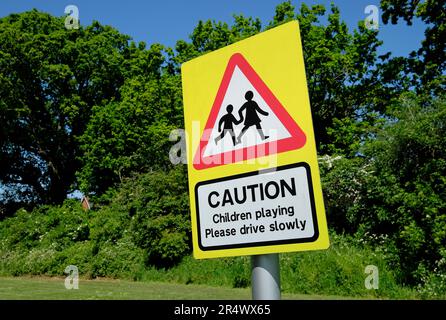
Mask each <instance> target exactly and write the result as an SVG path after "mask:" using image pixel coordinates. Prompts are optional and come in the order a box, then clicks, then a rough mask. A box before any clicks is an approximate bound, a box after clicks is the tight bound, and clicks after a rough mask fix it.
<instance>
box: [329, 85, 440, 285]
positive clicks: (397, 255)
mask: <svg viewBox="0 0 446 320" xmlns="http://www.w3.org/2000/svg"><path fill="white" fill-rule="evenodd" d="M390 113H391V115H392V117H391V118H390V119H389V120H390V121H388V123H387V124H386V125H385V126H384V128H383V129H382V130H381V131H380V132H379V133H378V135H377V138H376V139H375V140H373V141H370V142H368V143H367V144H366V145H365V146H364V148H363V150H362V151H363V154H364V157H363V158H361V159H359V158H358V159H342V160H338V162H336V163H335V164H334V166H333V168H331V169H330V170H328V173H327V174H325V177H324V186H325V196H326V197H327V200H328V201H327V204H328V207H329V209H328V213H329V221H330V220H331V222H330V223H331V224H332V226H333V227H334V228H335V229H336V230H338V231H342V232H348V233H356V234H357V236H358V238H362V239H365V240H368V241H370V242H371V243H373V244H375V245H376V244H381V245H382V244H384V247H385V248H386V251H387V253H388V254H389V258H390V260H391V261H393V262H394V265H396V266H398V267H399V268H400V270H401V271H402V279H403V280H404V281H408V282H409V283H412V284H413V283H416V282H419V281H420V280H421V278H422V277H423V276H424V273H425V272H427V271H430V272H432V271H434V270H435V269H437V267H438V266H439V265H441V263H440V261H444V260H445V259H446V251H445V247H446V178H445V177H446V152H445V150H446V139H445V138H444V137H445V136H446V126H445V123H446V103H445V100H444V98H438V99H434V100H431V101H430V103H429V104H426V102H425V99H424V98H420V97H417V96H415V94H413V93H412V94H406V95H404V96H403V97H402V98H401V99H400V100H399V101H398V102H396V103H395V104H394V105H393V108H392V110H391V112H390ZM325 170H326V169H325ZM437 271H438V270H437ZM442 272H443V273H446V270H443V271H442Z"/></svg>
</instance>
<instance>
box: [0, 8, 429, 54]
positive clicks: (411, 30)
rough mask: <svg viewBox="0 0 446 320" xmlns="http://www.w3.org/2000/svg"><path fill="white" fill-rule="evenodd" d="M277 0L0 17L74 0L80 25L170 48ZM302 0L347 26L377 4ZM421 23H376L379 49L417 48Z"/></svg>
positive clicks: (265, 18)
mask: <svg viewBox="0 0 446 320" xmlns="http://www.w3.org/2000/svg"><path fill="white" fill-rule="evenodd" d="M281 2H283V1H282V0H218V1H212V0H187V1H185V0H164V1H159V0H156V1H154V0H126V1H110V0H109V1H106V0H95V1H93V0H67V1H61V0H41V1H37V0H27V1H25V0H22V1H20V0H19V1H18V0H2V3H1V4H0V16H2V17H3V16H5V15H8V14H10V13H17V12H23V11H27V10H30V9H32V8H37V9H39V10H41V11H45V12H49V13H51V14H53V15H56V16H62V15H64V9H65V6H67V5H69V4H74V5H76V6H77V7H78V8H79V17H80V21H81V24H82V25H88V24H90V23H91V22H92V21H93V20H98V21H99V22H101V23H103V24H109V25H112V26H114V27H116V28H117V29H118V30H119V31H121V32H122V33H125V34H128V35H130V36H131V37H132V38H133V39H134V40H136V41H145V42H146V43H147V44H151V43H155V42H158V43H162V44H164V45H167V46H174V45H175V42H176V41H177V40H180V39H184V40H187V39H188V36H189V34H190V33H191V32H192V30H193V29H194V27H195V26H196V24H197V22H198V21H199V20H200V19H201V20H207V19H212V20H217V21H224V22H227V23H232V15H233V14H240V13H242V14H244V15H245V16H252V17H259V18H260V19H261V21H262V23H263V24H264V25H266V24H267V23H268V22H269V21H270V20H271V19H272V17H273V15H274V9H275V7H276V5H277V4H279V3H281ZM302 2H305V3H306V4H308V5H311V4H319V3H320V4H324V5H325V6H326V7H329V5H330V3H331V2H334V3H335V4H336V5H337V6H338V7H339V8H340V10H341V17H342V19H343V20H345V21H346V22H347V24H348V26H349V27H350V28H355V27H356V26H357V22H358V21H359V20H363V19H365V17H366V16H367V14H365V13H364V9H365V7H366V6H367V5H370V4H372V5H373V4H374V5H378V6H379V0H332V1H329V0H319V1H315V0H305V1H298V0H292V3H293V4H294V5H295V6H296V7H300V4H301V3H302ZM425 27H426V26H425V25H424V24H423V23H422V22H421V21H416V23H415V24H414V25H412V26H406V24H405V23H404V22H403V21H400V23H399V24H398V25H396V26H395V25H384V24H383V23H382V21H380V27H379V37H380V39H381V40H383V41H384V44H383V46H382V48H381V49H380V50H379V52H380V53H384V52H387V51H391V52H392V53H393V55H407V54H408V53H409V52H410V51H411V50H413V49H416V48H418V47H419V46H420V42H421V40H422V39H423V37H424V36H423V33H424V29H425Z"/></svg>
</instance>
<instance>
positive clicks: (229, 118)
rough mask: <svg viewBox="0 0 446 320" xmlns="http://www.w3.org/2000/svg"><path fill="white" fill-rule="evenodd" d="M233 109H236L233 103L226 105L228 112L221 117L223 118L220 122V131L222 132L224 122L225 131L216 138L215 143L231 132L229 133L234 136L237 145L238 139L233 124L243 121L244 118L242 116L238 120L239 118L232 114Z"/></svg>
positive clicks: (233, 141)
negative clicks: (236, 139)
mask: <svg viewBox="0 0 446 320" xmlns="http://www.w3.org/2000/svg"><path fill="white" fill-rule="evenodd" d="M233 110H234V107H233V106H232V104H228V106H227V107H226V111H227V112H228V113H226V114H225V115H224V116H223V117H221V119H220V121H219V123H218V132H221V125H222V124H223V132H222V133H221V134H220V135H219V136H218V137H217V138H215V144H217V142H218V141H220V140H221V139H223V137H224V136H225V134H226V133H228V132H229V134H230V135H231V138H232V143H233V144H234V146H235V144H236V141H235V133H234V127H233V124H235V125H237V124H239V123H241V122H242V121H243V118H240V120H238V121H237V119H236V118H235V117H234V115H233V114H232V111H233Z"/></svg>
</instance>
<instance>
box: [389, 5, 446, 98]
mask: <svg viewBox="0 0 446 320" xmlns="http://www.w3.org/2000/svg"><path fill="white" fill-rule="evenodd" d="M381 7H382V9H383V16H382V19H383V21H384V23H388V22H389V21H391V23H392V24H396V23H397V22H398V20H399V19H400V18H402V19H404V20H405V21H406V22H407V24H408V25H412V22H413V20H414V18H419V19H421V20H422V21H423V22H425V23H426V25H427V27H426V30H425V32H424V35H425V39H424V40H423V41H422V43H421V46H420V48H419V49H418V50H414V51H413V52H412V53H411V54H410V56H409V58H407V59H405V66H406V68H407V70H408V71H410V73H411V82H412V85H413V86H415V87H416V88H417V90H418V92H419V93H421V92H425V93H427V94H434V95H439V94H441V93H443V92H444V90H445V86H446V76H445V75H444V71H445V70H446V42H445V41H444V39H445V38H446V13H445V12H446V2H444V1H436V0H426V1H414V0H398V1H394V0H392V1H391V0H381Z"/></svg>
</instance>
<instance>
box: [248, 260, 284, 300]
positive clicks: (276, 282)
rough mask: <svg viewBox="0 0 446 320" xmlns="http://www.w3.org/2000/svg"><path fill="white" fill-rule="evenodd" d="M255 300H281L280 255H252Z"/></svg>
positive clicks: (252, 283) (252, 280)
mask: <svg viewBox="0 0 446 320" xmlns="http://www.w3.org/2000/svg"><path fill="white" fill-rule="evenodd" d="M251 286H252V299H253V300H280V268H279V255H278V254H277V253H275V254H261V255H257V256H252V257H251Z"/></svg>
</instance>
